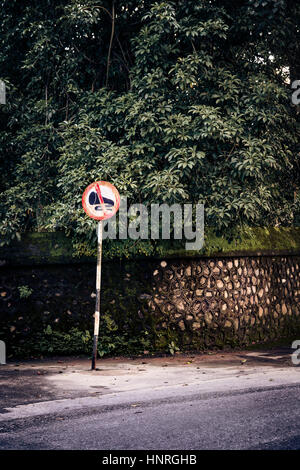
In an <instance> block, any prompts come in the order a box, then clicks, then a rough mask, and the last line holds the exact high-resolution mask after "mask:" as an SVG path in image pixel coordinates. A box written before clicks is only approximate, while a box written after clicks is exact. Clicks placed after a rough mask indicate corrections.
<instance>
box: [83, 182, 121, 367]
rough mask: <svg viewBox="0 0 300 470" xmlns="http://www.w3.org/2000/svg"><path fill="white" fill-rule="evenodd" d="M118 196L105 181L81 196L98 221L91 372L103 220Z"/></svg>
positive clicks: (94, 358)
mask: <svg viewBox="0 0 300 470" xmlns="http://www.w3.org/2000/svg"><path fill="white" fill-rule="evenodd" d="M119 206H120V195H119V192H118V190H117V189H116V188H115V187H114V186H113V185H112V184H111V183H108V182H106V181H96V182H95V183H92V184H90V185H89V186H88V187H87V188H86V190H85V191H84V193H83V195H82V207H83V209H84V211H85V212H86V213H87V215H88V216H89V217H91V218H92V219H94V220H97V221H98V225H97V270H96V306H95V315H94V317H95V318H94V338H93V355H92V370H96V361H97V349H98V338H99V327H100V299H101V265H102V240H103V220H107V219H110V218H111V217H113V216H114V215H115V214H116V212H117V211H118V209H119Z"/></svg>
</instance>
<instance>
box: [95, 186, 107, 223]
mask: <svg viewBox="0 0 300 470" xmlns="http://www.w3.org/2000/svg"><path fill="white" fill-rule="evenodd" d="M95 188H96V193H97V194H98V197H99V200H100V204H101V206H102V210H103V215H105V204H104V201H103V197H102V194H101V189H100V186H99V184H98V183H97V184H96V186H95Z"/></svg>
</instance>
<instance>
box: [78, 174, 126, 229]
mask: <svg viewBox="0 0 300 470" xmlns="http://www.w3.org/2000/svg"><path fill="white" fill-rule="evenodd" d="M119 206H120V195H119V192H118V190H117V188H115V187H114V186H113V185H112V184H111V183H108V182H107V181H95V183H92V184H90V185H89V186H88V187H87V188H86V190H85V191H84V193H83V195H82V207H83V209H84V210H85V212H86V213H87V215H88V216H89V217H91V218H92V219H95V220H106V219H109V218H110V217H112V216H113V215H115V213H116V212H117V210H118V209H119Z"/></svg>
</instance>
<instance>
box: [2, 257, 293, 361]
mask: <svg viewBox="0 0 300 470" xmlns="http://www.w3.org/2000/svg"><path fill="white" fill-rule="evenodd" d="M299 265H300V257H299V256H274V257H270V256H256V257H255V256H252V257H214V258H193V259H184V258H181V259H178V258H177V259H163V260H138V261H128V262H106V263H104V266H103V276H102V307H101V311H102V323H101V328H102V334H104V332H105V335H106V337H107V338H110V339H109V341H110V340H111V342H112V343H113V342H114V340H115V338H116V337H118V338H120V337H122V338H125V337H126V338H127V340H126V341H134V338H136V343H137V345H136V350H137V351H139V347H140V349H141V352H143V350H144V349H149V350H151V351H155V352H163V351H164V352H165V351H168V349H169V345H170V344H171V343H173V344H175V345H176V346H177V347H178V348H179V349H181V350H185V349H190V350H203V349H207V348H215V347H218V348H223V347H226V346H230V347H243V346H245V345H250V344H252V343H258V342H264V341H275V340H277V339H278V338H283V337H293V336H295V337H297V334H298V333H299V332H300V302H299V300H300V276H299ZM94 296H95V264H94V263H86V264H77V265H47V266H34V267H30V266H18V267H2V268H0V339H4V340H5V341H6V342H7V345H8V349H11V350H12V351H13V350H14V347H15V345H19V346H20V345H22V344H25V343H26V342H27V341H28V339H30V340H33V339H34V338H35V335H37V334H40V333H42V332H44V331H45V328H47V327H48V326H49V325H50V326H51V328H52V329H53V330H55V331H60V332H68V331H70V329H71V328H73V327H75V328H77V329H78V330H80V331H84V330H91V331H92V327H93V311H94V302H95V298H94ZM139 338H142V339H141V340H140V339H139ZM143 338H144V339H145V341H144V339H143ZM107 341H108V340H107ZM124 341H125V340H124ZM145 345H146V346H145ZM108 351H109V349H108ZM129 351H130V348H129ZM55 352H56V351H55V347H54V350H53V353H55ZM113 352H114V353H116V354H118V353H124V350H120V348H119V349H118V347H116V348H115V349H114V351H113Z"/></svg>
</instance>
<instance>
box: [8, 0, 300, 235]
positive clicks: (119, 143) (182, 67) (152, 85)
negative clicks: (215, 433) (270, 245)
mask: <svg viewBox="0 0 300 470" xmlns="http://www.w3.org/2000/svg"><path fill="white" fill-rule="evenodd" d="M0 7H1V8H0V11H1V13H0V15H1V16H0V18H1V32H0V79H2V80H3V81H4V82H5V83H6V86H7V104H6V105H5V106H3V105H2V106H1V107H0V131H1V132H0V161H1V174H0V191H1V195H0V213H1V222H0V234H1V242H2V243H3V242H5V241H9V240H11V239H12V238H13V237H14V236H18V234H19V233H20V232H22V231H24V230H35V231H36V230H39V231H43V230H65V231H66V232H67V233H70V234H72V235H73V236H74V237H75V239H77V241H78V240H81V239H84V238H85V236H86V234H87V233H91V234H92V236H94V231H90V230H87V228H88V227H91V226H92V224H93V222H92V221H90V220H88V219H87V217H86V216H85V215H84V213H83V211H82V208H81V194H82V192H83V190H84V188H85V187H86V186H87V184H89V183H90V182H92V181H93V180H96V179H103V180H109V181H111V182H112V183H113V184H115V185H116V186H117V188H118V189H119V191H120V193H121V194H123V195H127V196H128V197H129V198H130V200H131V201H132V202H141V201H146V202H175V201H176V202H198V201H200V202H204V203H205V207H206V223H207V224H208V225H210V226H213V227H215V228H216V229H218V230H219V231H222V232H224V233H226V232H228V233H229V231H230V230H231V228H232V227H236V226H239V225H241V224H247V225H293V224H297V223H298V212H299V193H298V186H299V178H300V169H299V143H298V140H299V120H298V122H297V119H298V118H297V110H296V107H295V106H293V105H292V104H291V99H290V97H291V89H290V80H294V79H296V78H297V79H300V69H299V63H298V62H297V60H299V50H297V49H299V43H300V42H299V17H300V15H299V12H300V7H299V3H298V2H294V1H292V0H237V1H234V2H232V1H231V0H198V1H186V0H178V1H151V0H143V1H140V0H139V1H137V0H131V1H130V0H127V1H126V0H120V1H116V2H113V1H111V0H109V1H104V0H103V1H101V2H99V1H95V0H59V1H55V2H54V1H51V0H38V1H37V0H30V1H25V0H24V1H23V2H19V1H17V0H0ZM297 74H299V76H297Z"/></svg>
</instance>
